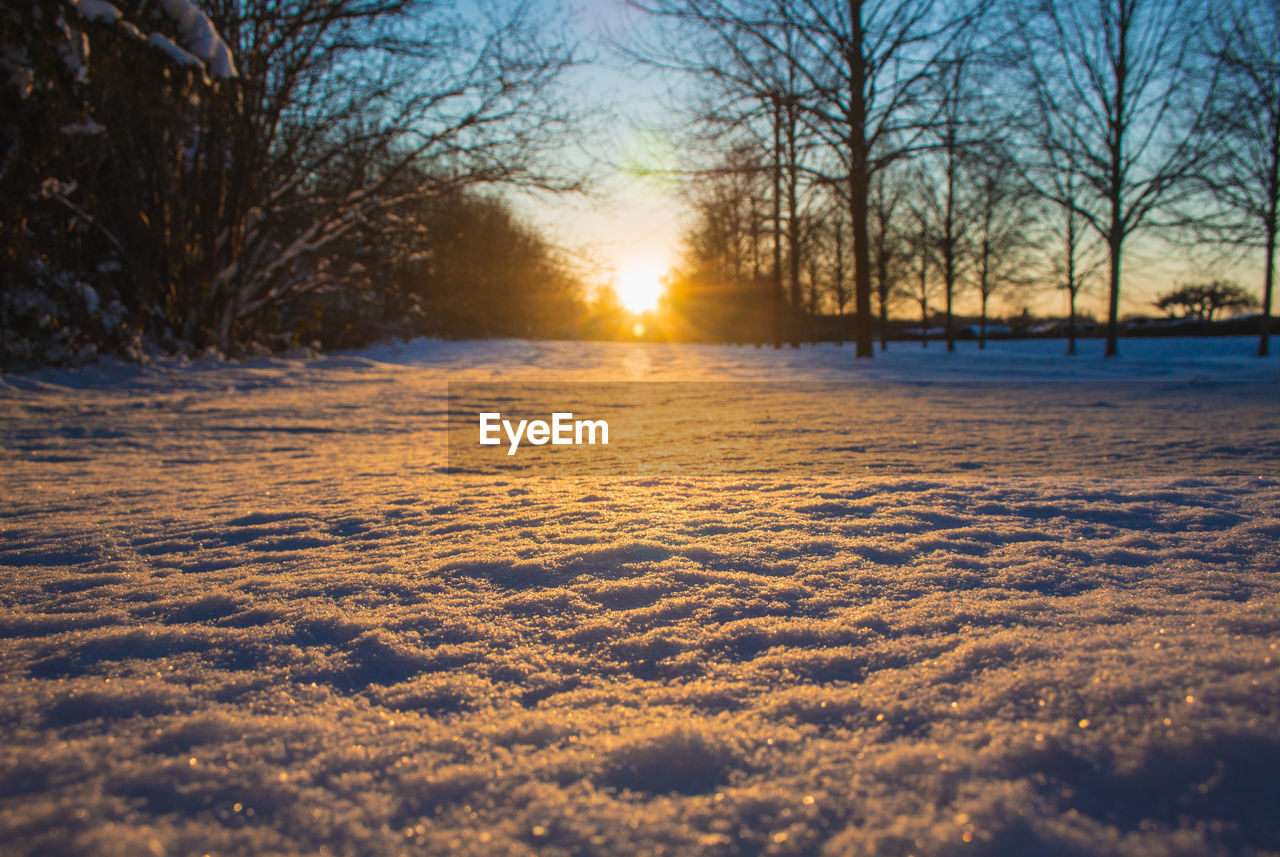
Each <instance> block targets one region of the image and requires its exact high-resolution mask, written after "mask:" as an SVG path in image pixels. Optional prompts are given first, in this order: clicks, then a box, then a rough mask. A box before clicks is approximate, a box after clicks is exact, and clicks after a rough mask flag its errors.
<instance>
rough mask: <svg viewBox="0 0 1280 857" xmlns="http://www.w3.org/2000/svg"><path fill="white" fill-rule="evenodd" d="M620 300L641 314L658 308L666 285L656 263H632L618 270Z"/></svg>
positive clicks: (628, 307) (625, 305)
mask: <svg viewBox="0 0 1280 857" xmlns="http://www.w3.org/2000/svg"><path fill="white" fill-rule="evenodd" d="M617 290H618V302H619V303H621V304H622V306H623V307H624V308H626V309H627V311H628V312H633V313H636V314H637V315H639V314H640V313H645V312H649V311H650V310H653V309H657V308H658V301H659V300H661V299H662V293H663V292H664V291H665V287H664V286H663V284H662V270H661V268H659V267H658V266H656V265H632V266H629V267H626V268H623V269H622V270H621V271H619V272H618V285H617Z"/></svg>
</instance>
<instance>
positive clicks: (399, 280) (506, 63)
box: [0, 0, 582, 365]
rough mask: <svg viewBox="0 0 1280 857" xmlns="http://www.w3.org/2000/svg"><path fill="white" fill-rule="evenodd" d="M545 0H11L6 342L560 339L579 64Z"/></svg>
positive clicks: (2, 175) (1, 63)
mask: <svg viewBox="0 0 1280 857" xmlns="http://www.w3.org/2000/svg"><path fill="white" fill-rule="evenodd" d="M540 9H541V7H539V9H535V8H533V7H532V6H531V4H528V3H522V2H518V0H516V2H510V3H507V2H504V0H495V2H494V3H492V4H488V5H486V4H484V3H481V4H470V5H465V6H462V7H459V6H458V5H457V4H453V3H447V2H442V0H325V2H311V1H310V0H202V2H200V3H199V4H196V3H193V2H190V0H111V2H106V0H35V2H31V3H17V4H6V5H5V8H4V9H3V11H0V112H2V113H3V115H4V116H5V117H6V118H5V122H4V124H3V126H0V183H2V186H3V193H2V194H0V329H2V332H3V337H2V338H3V346H0V352H2V353H0V363H5V364H9V365H13V364H16V363H23V362H41V361H60V360H74V359H76V358H77V356H79V357H81V358H84V357H86V356H88V355H91V354H93V353H94V352H96V351H97V350H107V351H114V352H117V353H122V354H126V355H130V356H133V357H141V356H142V354H143V352H144V351H146V350H147V349H159V350H167V351H186V352H199V351H203V350H206V349H215V350H217V351H219V352H222V353H244V352H245V351H247V350H251V349H253V348H271V349H277V348H283V347H288V346H290V345H307V344H310V343H311V342H313V341H314V342H319V343H321V344H323V345H325V346H342V345H352V344H360V343H361V342H365V341H369V340H370V339H373V338H377V337H380V336H386V335H389V334H403V335H408V334H412V333H418V334H424V333H425V334H435V335H467V336H479V335H522V336H529V335H535V336H536V335H553V334H555V333H556V332H557V331H558V330H559V326H560V325H562V324H563V323H564V319H566V318H572V317H573V316H574V314H575V313H576V312H580V311H581V309H582V298H581V288H580V283H579V282H578V281H577V275H576V273H575V270H574V267H573V266H572V265H571V264H570V263H569V262H568V261H567V260H566V258H565V256H564V255H563V254H562V253H561V252H560V251H559V250H557V249H556V248H555V247H553V246H552V245H551V244H550V243H548V242H547V241H546V240H545V239H543V238H542V237H541V236H540V235H539V234H538V232H537V231H536V230H535V229H534V228H533V227H531V226H529V225H528V224H526V223H523V222H522V221H520V219H519V218H517V217H516V216H515V214H514V213H513V212H512V209H511V207H510V206H509V205H507V204H506V203H504V202H503V201H502V198H501V196H500V195H498V194H496V193H495V192H493V190H492V189H494V188H501V187H512V186H518V187H523V188H538V189H545V190H548V191H561V190H566V189H572V188H574V187H576V186H577V185H578V184H579V183H580V182H581V178H580V177H578V176H574V175H572V174H569V173H567V172H566V168H565V165H564V164H563V163H562V162H561V160H560V159H559V158H557V157H556V155H557V153H558V152H559V151H560V150H561V148H562V146H563V145H564V144H565V143H566V141H567V140H570V139H572V137H573V135H574V134H575V133H576V132H577V131H578V118H579V117H578V116H576V115H575V113H574V110H573V109H572V108H571V107H570V106H569V103H568V101H567V100H566V99H565V98H564V95H563V93H562V92H561V90H560V88H559V83H560V81H561V79H562V78H563V76H564V74H565V72H566V71H567V70H568V69H570V68H571V67H572V66H573V65H574V64H575V62H576V61H577V60H576V57H575V50H574V46H573V45H572V44H571V43H570V42H569V40H568V39H567V38H566V37H565V35H564V34H563V33H561V32H559V31H558V30H557V29H556V28H555V26H554V22H553V21H549V20H548V19H547V18H546V17H545V15H544V14H543V13H542V11H539V10H540Z"/></svg>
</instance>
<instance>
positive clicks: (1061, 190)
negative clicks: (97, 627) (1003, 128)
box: [1009, 0, 1201, 356]
mask: <svg viewBox="0 0 1280 857" xmlns="http://www.w3.org/2000/svg"><path fill="white" fill-rule="evenodd" d="M1009 16H1010V20H1011V22H1012V24H1013V27H1012V30H1011V33H1010V39H1009V42H1010V44H1012V45H1016V47H1017V50H1015V51H1013V52H1012V53H1011V55H1010V57H1009V58H1010V59H1011V60H1012V62H1011V63H1010V66H1009V73H1010V74H1011V75H1012V76H1013V78H1014V79H1015V80H1018V81H1019V83H1020V84H1021V88H1023V89H1025V91H1027V92H1028V93H1029V103H1028V104H1026V105H1024V106H1025V107H1026V108H1028V110H1027V112H1025V113H1024V114H1023V115H1022V116H1021V117H1019V118H1020V122H1021V130H1022V133H1023V136H1024V139H1023V142H1024V143H1025V144H1026V145H1025V146H1024V147H1023V152H1022V155H1023V159H1024V163H1025V164H1026V165H1027V169H1026V175H1027V177H1028V179H1029V180H1030V181H1031V183H1032V184H1033V186H1034V187H1035V188H1036V190H1037V191H1038V192H1039V193H1040V194H1041V195H1043V196H1044V197H1046V198H1047V199H1050V200H1053V201H1054V202H1057V203H1059V204H1060V205H1064V206H1070V207H1072V208H1073V209H1074V210H1075V211H1077V212H1078V213H1079V214H1080V216H1081V217H1082V218H1083V219H1084V221H1085V222H1086V223H1088V224H1089V225H1090V226H1091V227H1092V228H1094V229H1095V230H1097V232H1098V233H1099V234H1100V235H1101V236H1102V237H1103V239H1104V240H1105V241H1106V244H1107V249H1108V254H1109V289H1108V300H1107V342H1106V354H1107V356H1112V355H1114V354H1116V352H1117V345H1116V340H1117V336H1118V312H1119V301H1120V285H1121V261H1122V257H1123V251H1124V242H1125V239H1126V238H1128V237H1129V236H1130V235H1132V234H1133V233H1134V231H1135V230H1137V229H1139V228H1141V227H1142V226H1144V225H1145V224H1146V223H1147V221H1148V219H1149V218H1150V216H1151V215H1152V213H1153V212H1154V211H1155V209H1156V207H1157V206H1158V205H1160V204H1161V203H1162V202H1165V201H1167V200H1168V199H1169V197H1170V194H1171V192H1172V191H1173V190H1175V189H1176V188H1177V187H1178V186H1179V184H1180V183H1181V182H1183V181H1184V180H1185V179H1186V178H1187V176H1188V174H1189V171H1190V168H1191V167H1192V165H1193V164H1194V162H1195V159H1196V151H1195V147H1194V145H1193V142H1192V138H1191V135H1190V134H1189V127H1187V125H1189V124H1193V121H1192V120H1191V119H1188V117H1187V112H1188V101H1189V100H1190V99H1189V98H1188V93H1191V92H1194V91H1195V87H1194V85H1193V84H1194V83H1195V80H1196V78H1195V75H1194V74H1193V71H1194V69H1193V68H1192V62H1191V57H1190V54H1189V45H1190V42H1189V34H1190V33H1191V32H1192V31H1193V30H1194V28H1195V27H1196V26H1197V22H1198V21H1199V20H1200V18H1201V7H1200V6H1199V5H1198V0H1063V2H1051V0H1038V2H1035V3H1032V4H1021V3H1013V4H1011V7H1010V12H1009ZM1067 176H1072V177H1075V178H1078V180H1079V181H1080V185H1081V187H1080V189H1081V190H1087V192H1088V195H1087V196H1084V195H1081V196H1078V197H1074V196H1072V195H1069V194H1068V193H1067V188H1066V177H1067Z"/></svg>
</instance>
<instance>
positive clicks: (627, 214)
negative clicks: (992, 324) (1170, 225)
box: [518, 0, 1261, 317]
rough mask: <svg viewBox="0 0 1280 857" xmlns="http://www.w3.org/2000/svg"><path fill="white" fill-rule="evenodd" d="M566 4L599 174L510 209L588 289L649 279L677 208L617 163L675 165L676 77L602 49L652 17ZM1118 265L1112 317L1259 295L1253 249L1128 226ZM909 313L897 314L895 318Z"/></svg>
mask: <svg viewBox="0 0 1280 857" xmlns="http://www.w3.org/2000/svg"><path fill="white" fill-rule="evenodd" d="M566 1H567V4H568V10H569V20H568V26H569V28H570V30H571V33H572V35H573V36H574V37H576V39H577V40H579V42H580V44H581V47H582V50H583V53H584V54H585V55H588V56H591V57H592V59H591V61H590V62H587V63H586V64H584V65H583V66H582V67H580V68H579V69H577V70H575V72H574V85H575V86H577V87H579V90H578V91H579V94H580V96H581V97H582V98H583V99H584V101H586V102H588V103H590V104H593V105H595V106H596V107H598V108H600V109H601V110H602V111H603V115H604V118H603V120H602V121H601V122H600V123H599V124H598V127H597V128H596V129H595V130H594V131H592V132H589V133H585V134H584V135H583V137H582V138H581V141H580V150H579V151H577V152H573V153H566V155H567V156H570V157H574V158H579V159H582V161H583V163H584V165H586V164H588V163H589V164H590V165H591V167H592V169H593V171H594V172H595V174H596V175H597V176H598V179H599V180H598V184H597V186H596V190H595V192H594V193H592V194H591V195H589V196H585V197H584V196H569V195H565V196H553V197H548V196H538V197H534V198H529V199H525V200H522V201H519V202H518V205H520V207H521V208H522V210H523V211H524V212H525V213H526V215H527V216H528V217H529V218H530V219H531V220H533V221H534V222H535V223H537V224H538V225H540V226H541V227H542V228H544V229H545V230H546V231H547V234H548V237H549V238H551V239H552V240H553V241H554V242H555V243H557V244H558V245H559V246H561V247H564V248H565V249H566V250H567V251H568V252H569V253H570V255H571V257H572V258H573V259H575V260H576V261H578V262H579V263H581V264H582V266H583V270H584V271H585V272H586V276H587V278H588V281H589V283H590V284H591V285H592V286H594V285H597V284H607V283H610V282H619V283H625V282H626V281H628V280H636V279H643V278H649V279H654V278H660V277H662V276H665V275H666V274H667V273H668V272H669V271H670V270H671V269H672V268H673V267H674V266H675V265H677V264H678V263H679V259H680V253H681V240H682V236H683V234H684V232H685V230H686V229H687V227H688V225H689V221H688V213H687V211H686V210H685V207H684V205H683V202H682V200H681V199H680V197H679V193H678V190H679V188H678V184H677V182H676V181H675V180H673V179H664V178H661V177H658V178H655V177H639V176H637V175H634V174H631V173H629V172H628V169H627V168H628V166H635V165H637V164H640V165H644V166H648V167H655V166H659V167H670V168H672V169H678V168H679V166H680V163H681V160H680V157H681V156H680V153H679V151H678V150H677V149H676V147H675V146H674V144H673V142H672V136H671V133H670V131H671V128H672V126H673V124H674V123H675V121H676V116H675V114H674V113H673V112H672V110H671V105H672V101H673V99H672V97H671V96H670V95H669V91H670V90H671V89H672V88H673V87H676V86H678V85H680V81H679V80H678V79H677V78H676V77H674V76H673V75H671V74H663V73H660V72H656V71H653V70H646V69H641V68H637V67H636V66H635V65H634V64H630V63H628V62H627V61H626V60H625V59H623V58H621V57H620V56H619V55H618V53H617V51H616V50H615V49H614V46H615V45H617V44H635V42H636V41H638V40H643V39H644V38H645V37H646V35H652V32H653V29H652V28H653V27H654V23H653V21H652V20H651V19H649V18H647V17H646V16H645V15H644V14H643V13H641V12H640V11H638V10H636V9H635V8H634V7H632V6H630V5H629V4H628V2H627V0H566ZM1123 265H1124V272H1123V279H1122V289H1121V302H1120V312H1121V315H1122V316H1123V315H1129V314H1134V315H1137V314H1141V315H1160V312H1159V311H1158V310H1156V309H1155V307H1153V306H1152V301H1154V300H1155V298H1156V296H1157V295H1158V294H1160V293H1162V292H1166V291H1169V290H1171V289H1172V288H1174V287H1175V286H1177V285H1180V284H1184V283H1189V282H1205V281H1208V280H1212V279H1224V278H1225V279H1235V280H1236V281H1237V282H1239V283H1240V284H1241V285H1243V286H1244V287H1245V288H1246V289H1247V290H1249V291H1250V292H1253V293H1255V294H1260V293H1261V287H1260V282H1261V274H1260V265H1259V264H1258V260H1257V255H1256V254H1253V255H1248V256H1246V257H1245V258H1244V259H1243V260H1239V259H1237V260H1224V259H1221V258H1217V257H1216V256H1215V255H1214V254H1213V253H1212V252H1211V251H1208V250H1204V249H1200V250H1193V249H1188V248H1185V247H1180V246H1175V245H1172V244H1170V243H1168V242H1166V241H1162V240H1160V239H1159V238H1157V237H1156V236H1154V235H1152V234H1151V233H1142V232H1139V233H1137V234H1136V235H1134V236H1133V237H1132V238H1130V239H1129V241H1128V242H1127V243H1126V246H1125V255H1124V262H1123ZM1102 274H1103V277H1102V279H1100V281H1099V282H1097V283H1095V284H1094V285H1093V287H1092V288H1090V289H1087V290H1086V291H1085V293H1084V294H1082V295H1081V297H1080V299H1079V301H1078V304H1077V305H1078V309H1079V311H1081V312H1084V313H1090V312H1092V313H1093V314H1095V315H1097V316H1098V317H1105V315H1106V284H1105V266H1104V270H1103V272H1102ZM971 291H973V290H965V291H964V292H963V293H961V294H959V295H957V312H960V313H970V312H973V313H975V314H976V312H977V308H978V298H977V295H976V293H975V294H970V293H969V292H971ZM1023 306H1026V307H1027V308H1028V309H1029V310H1030V311H1031V312H1032V313H1035V314H1040V315H1047V314H1054V315H1062V314H1065V312H1066V310H1067V303H1066V295H1065V293H1063V292H1061V291H1060V290H1054V289H1043V290H1038V291H1034V292H1030V293H1026V292H1019V293H1018V294H1016V295H1015V296H1013V297H1012V298H1011V299H1001V298H999V297H997V298H996V299H995V301H994V303H993V307H992V312H993V314H994V315H1002V314H1009V315H1012V314H1015V313H1016V311H1017V310H1018V309H1020V308H1021V307H1023ZM910 311H911V308H910V307H902V308H900V309H899V310H898V312H899V313H901V314H904V315H905V314H908V313H909V312H910Z"/></svg>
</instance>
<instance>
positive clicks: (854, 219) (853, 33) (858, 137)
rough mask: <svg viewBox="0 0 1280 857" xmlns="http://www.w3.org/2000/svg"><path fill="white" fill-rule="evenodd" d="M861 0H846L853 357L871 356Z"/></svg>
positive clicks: (865, 108) (869, 262) (865, 89)
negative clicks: (847, 2) (849, 90)
mask: <svg viewBox="0 0 1280 857" xmlns="http://www.w3.org/2000/svg"><path fill="white" fill-rule="evenodd" d="M862 28H863V24H862V0H849V33H850V38H849V56H848V62H849V64H850V66H851V68H850V69H849V71H850V83H851V89H852V91H851V92H850V93H849V113H848V116H847V117H846V119H847V122H848V125H849V144H850V152H849V215H850V220H851V224H850V225H851V226H852V228H853V281H854V292H853V311H854V340H855V350H854V356H855V357H866V358H871V357H873V356H875V348H874V345H873V331H872V324H871V253H870V252H869V251H870V248H869V247H868V246H867V191H868V189H869V187H868V186H869V184H870V181H869V176H868V175H867V171H868V169H869V167H870V164H869V163H868V161H867V155H868V152H867V69H866V54H865V49H864V47H863V43H862V42H863V29H862Z"/></svg>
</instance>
